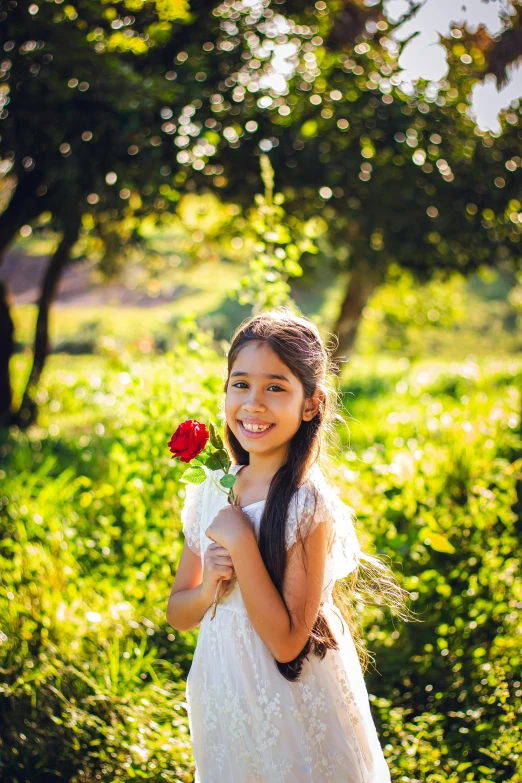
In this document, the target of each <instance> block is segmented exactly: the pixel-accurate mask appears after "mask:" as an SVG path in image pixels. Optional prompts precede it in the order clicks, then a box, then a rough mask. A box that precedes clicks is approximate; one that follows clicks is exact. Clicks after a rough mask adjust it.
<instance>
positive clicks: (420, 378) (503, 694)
mask: <svg viewBox="0 0 522 783" xmlns="http://www.w3.org/2000/svg"><path fill="white" fill-rule="evenodd" d="M481 306H482V307H488V305H487V304H485V303H484V301H482V304H481ZM370 307H371V310H369V311H368V319H367V320H368V324H366V325H365V327H364V329H363V333H362V334H361V344H362V345H363V346H364V345H366V346H367V351H366V355H364V354H363V355H360V356H357V357H354V358H353V359H352V360H351V361H350V362H348V363H347V364H346V366H344V367H343V370H342V375H341V390H342V404H343V411H342V412H343V415H344V418H345V422H346V424H345V426H342V425H339V428H338V439H339V440H338V445H339V448H338V450H337V451H336V454H335V460H334V462H335V475H334V477H333V478H334V480H335V482H336V484H337V486H338V487H339V489H340V491H341V493H342V496H343V498H344V499H345V500H346V501H347V502H348V503H349V504H350V505H352V506H353V507H354V509H356V512H357V516H358V532H359V536H360V539H361V542H362V543H363V546H364V548H365V549H366V550H367V551H369V552H378V553H379V554H381V555H382V556H385V557H386V558H389V560H388V562H390V564H392V565H393V568H394V571H395V573H396V575H397V578H398V579H399V581H400V583H401V585H402V586H403V587H404V588H405V589H407V590H409V591H410V592H411V597H412V602H411V608H412V609H413V610H414V611H415V612H417V614H418V619H419V620H420V622H416V623H403V622H401V621H399V620H396V619H394V618H392V617H390V616H389V614H388V613H387V612H384V611H382V610H381V609H379V607H373V608H372V607H367V608H366V609H364V612H363V616H362V619H363V622H364V629H365V638H366V639H367V647H368V649H369V650H370V651H371V652H372V654H373V655H374V657H375V659H376V668H374V667H372V666H370V668H369V670H368V672H367V682H368V688H369V692H370V693H371V699H372V704H373V709H374V714H375V716H376V721H377V722H378V729H379V731H380V732H381V737H382V740H383V744H384V746H385V754H386V757H387V759H388V762H389V764H390V768H391V770H392V777H393V779H395V780H402V781H417V780H422V781H424V780H426V781H430V783H434V782H435V781H437V782H438V781H451V782H452V783H453V781H455V783H456V782H457V781H465V780H466V781H467V780H476V781H495V783H497V782H498V783H503V781H508V780H509V781H511V780H517V777H516V775H517V774H518V773H517V772H516V770H517V765H518V763H519V762H518V758H517V757H518V750H519V747H520V741H521V737H520V721H519V710H520V708H521V702H522V700H521V689H520V683H519V681H518V680H517V677H518V676H519V672H520V645H519V635H520V609H521V608H522V593H521V592H520V585H519V581H517V579H516V573H517V570H518V568H519V540H520V522H519V518H518V513H519V509H520V500H519V494H518V493H519V489H520V486H521V484H520V481H521V475H522V474H521V468H522V451H521V441H520V383H521V379H522V360H521V359H520V357H519V355H518V354H515V353H510V352H509V351H504V352H502V353H500V352H499V354H498V355H496V356H494V355H487V354H482V353H481V351H480V347H481V346H480V345H479V344H478V343H475V344H476V348H477V350H476V353H474V354H469V355H468V356H466V357H460V358H458V359H455V358H452V356H451V354H452V353H453V352H455V353H458V351H457V348H456V347H455V345H454V342H455V327H453V332H452V329H451V328H449V327H448V328H447V329H442V330H439V332H440V334H439V335H438V337H437V340H438V341H439V344H440V345H444V344H446V345H447V346H448V350H447V351H446V354H447V355H444V354H443V353H442V352H441V355H440V356H437V357H436V356H426V355H422V354H419V355H417V356H411V358H410V357H408V356H406V355H405V354H404V353H396V352H395V353H394V352H393V351H390V350H388V351H387V352H383V351H382V352H380V353H371V352H370V345H371V343H372V340H374V339H375V337H374V335H375V333H377V331H378V330H379V329H380V330H381V331H380V332H379V334H381V335H382V336H383V338H386V340H388V341H389V340H391V339H393V329H394V328H396V327H395V326H393V327H386V328H384V327H383V322H386V321H392V319H393V300H392V301H391V302H390V301H389V300H387V298H386V296H385V292H384V293H381V294H380V299H379V298H376V299H375V300H374V301H373V302H372V303H371V304H370ZM381 307H382V308H383V309H382V312H384V313H385V317H382V316H377V317H376V318H375V313H377V311H378V310H379V308H381ZM432 309H433V308H432ZM106 312H107V311H105V310H102V311H100V312H98V313H96V316H97V318H98V319H99V322H100V323H101V324H103V330H102V331H103V332H104V335H105V336H104V341H100V343H99V344H98V347H97V348H96V349H95V350H96V351H97V352H96V353H94V354H80V355H69V354H64V353H57V354H54V355H52V356H51V358H50V360H49V363H48V366H47V368H46V371H45V374H44V378H43V383H42V386H41V389H40V391H39V397H38V402H39V405H40V413H39V420H38V424H36V425H33V426H32V427H31V428H30V429H29V430H28V431H27V433H22V432H17V431H13V432H12V434H11V437H10V438H9V439H8V440H7V441H6V442H4V445H3V446H2V472H1V476H2V479H3V485H4V487H5V489H4V492H5V494H4V495H3V497H2V498H1V502H2V521H3V529H4V536H3V538H2V544H1V547H2V548H1V559H2V563H1V571H2V574H3V583H4V586H5V592H3V593H2V594H1V596H0V602H1V603H2V606H1V614H2V616H3V617H4V618H5V622H4V625H3V628H2V637H1V638H2V649H3V652H4V670H5V671H6V672H7V673H8V683H9V684H8V685H7V687H5V688H4V694H5V696H6V697H8V698H6V699H5V700H4V707H3V709H4V718H5V720H4V721H3V723H2V727H3V728H2V736H1V742H2V746H3V747H4V748H7V747H9V748H10V752H9V753H3V754H2V756H1V761H0V769H2V773H3V775H4V776H5V777H6V779H11V778H12V777H13V776H16V775H20V774H23V776H24V777H26V778H27V779H29V780H36V779H38V776H37V775H36V773H35V768H36V766H35V765H36V763H37V760H38V764H39V765H41V766H42V768H43V769H48V770H51V769H58V768H59V769H60V772H61V775H62V776H63V777H64V778H66V779H68V780H70V781H73V782H76V781H85V780H93V781H94V780H96V779H99V776H101V777H102V779H111V780H127V779H129V778H130V777H138V778H144V779H152V778H156V777H158V779H159V777H160V776H161V779H163V780H171V781H179V780H182V781H191V780H192V779H193V763H192V756H191V749H190V742H189V738H188V726H187V716H186V705H185V702H184V679H185V677H186V675H187V673H188V669H189V667H190V661H191V656H192V653H193V650H194V646H195V642H196V638H197V632H190V633H177V632H173V631H172V629H170V628H169V626H168V625H167V623H166V621H165V609H166V599H167V596H168V593H169V590H170V586H171V584H172V579H173V575H174V573H175V570H176V563H177V560H178V558H179V555H180V551H181V546H182V538H181V535H180V506H181V503H182V500H183V493H184V489H183V488H182V487H183V485H182V484H181V483H179V476H180V473H181V470H180V465H179V464H176V463H174V462H172V461H171V460H170V459H169V454H168V452H167V449H166V442H167V439H168V437H169V435H170V434H171V432H172V431H173V429H174V427H175V426H176V425H177V423H178V422H179V421H181V420H184V419H186V418H190V417H194V416H198V417H199V418H200V419H202V420H207V419H208V418H212V419H213V420H215V421H217V422H218V423H219V411H218V407H219V400H220V395H221V381H222V373H223V369H224V352H223V350H222V349H220V348H217V350H216V346H215V345H214V344H212V342H211V341H210V340H209V337H208V336H207V335H206V334H205V333H204V332H199V333H198V332H197V331H194V323H193V322H192V321H191V320H190V319H188V320H186V321H185V322H183V321H180V323H179V324H178V326H177V328H178V329H180V330H185V331H184V333H183V334H184V339H178V340H175V339H172V341H171V343H170V344H168V345H167V346H166V347H165V349H164V352H162V353H159V352H158V350H157V348H155V347H154V340H153V341H152V343H150V344H145V343H143V344H140V343H139V342H136V341H135V340H132V339H131V340H130V341H129V342H128V343H127V344H126V347H125V350H117V349H115V348H114V346H113V347H112V349H111V346H110V344H108V343H107V340H108V336H107V335H110V334H111V335H112V338H113V339H114V340H123V336H122V335H123V331H121V333H120V335H118V333H117V331H116V329H115V330H114V332H113V331H112V324H118V328H119V329H120V330H121V324H122V322H121V319H120V318H119V317H118V318H114V320H113V321H111V320H110V319H107V318H106ZM372 313H373V315H372ZM19 315H20V317H23V315H24V313H23V311H22V312H21V313H20V314H19ZM432 315H433V314H432ZM70 318H71V316H70V314H68V313H67V312H66V311H64V310H57V312H56V314H55V324H56V326H55V328H56V329H57V334H58V335H59V334H60V330H62V329H63V334H64V335H65V334H66V331H67V325H68V319H70ZM131 321H132V314H129V322H131ZM69 323H70V321H69ZM142 323H143V322H142ZM156 323H158V322H156ZM150 331H151V334H152V333H153V332H154V325H153V322H151V325H150ZM433 331H434V329H433V327H430V326H424V327H422V328H419V330H418V334H415V335H413V334H412V335H411V338H412V340H414V341H415V344H416V342H417V341H420V342H421V343H422V342H423V340H427V341H429V340H430V339H431V337H432V336H433V335H432V332H433ZM505 338H506V341H507V343H508V344H509V340H510V339H512V338H511V337H510V336H509V334H507V333H506V334H505ZM513 339H515V338H514V336H513ZM118 345H119V344H118ZM119 347H120V348H121V345H120V346H119ZM12 361H13V363H14V370H15V373H14V375H15V377H18V378H23V377H24V375H25V372H26V368H27V358H25V356H24V354H16V355H15V356H14V357H13V360H12ZM361 609H362V606H361ZM29 715H31V716H32V717H31V719H29V718H28V716H29ZM20 770H22V771H23V773H20ZM477 770H478V772H477ZM35 775H36V776H35Z"/></svg>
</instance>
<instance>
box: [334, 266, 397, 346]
mask: <svg viewBox="0 0 522 783" xmlns="http://www.w3.org/2000/svg"><path fill="white" fill-rule="evenodd" d="M383 279H384V270H383V269H382V267H380V266H377V265H376V264H374V265H372V264H370V262H369V261H367V260H361V261H357V262H356V263H354V264H353V265H352V269H351V275H350V279H349V281H348V285H347V287H346V292H345V296H344V300H343V303H342V305H341V311H340V313H339V317H338V319H337V323H336V325H335V328H334V330H333V331H334V333H335V334H336V335H337V336H338V338H339V345H338V346H337V350H336V351H335V356H334V359H335V360H336V361H339V360H343V359H348V358H349V357H350V356H351V354H352V353H353V350H354V347H355V341H356V337H357V331H358V328H359V323H360V320H361V314H362V311H363V310H364V307H365V305H366V303H367V301H368V299H369V298H370V296H371V295H372V293H373V291H374V290H375V288H376V287H377V286H378V285H379V284H380V283H381V282H382V281H383Z"/></svg>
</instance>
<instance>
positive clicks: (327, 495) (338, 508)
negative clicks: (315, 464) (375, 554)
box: [286, 481, 361, 580]
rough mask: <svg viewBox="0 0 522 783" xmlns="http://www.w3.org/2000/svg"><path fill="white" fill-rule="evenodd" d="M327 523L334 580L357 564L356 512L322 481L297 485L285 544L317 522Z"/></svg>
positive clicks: (288, 545) (291, 504)
mask: <svg viewBox="0 0 522 783" xmlns="http://www.w3.org/2000/svg"><path fill="white" fill-rule="evenodd" d="M321 522H325V523H326V524H327V525H328V527H329V546H328V559H329V560H330V561H331V569H332V576H333V579H334V580H337V579H342V578H344V577H346V576H348V574H349V573H351V572H352V571H353V570H354V569H355V568H356V567H357V565H358V562H359V556H360V552H361V549H360V546H359V541H358V539H357V533H356V530H355V524H354V522H355V512H354V510H353V509H352V508H351V507H350V506H348V505H347V504H346V503H344V502H343V501H342V500H341V498H340V497H339V496H338V495H337V494H336V492H335V491H334V490H333V489H332V488H330V487H329V486H328V485H327V484H326V483H325V482H324V481H323V482H320V481H314V482H309V483H308V484H306V485H303V486H302V487H299V489H298V490H297V492H296V493H295V495H294V497H293V498H292V500H291V502H290V506H289V510H288V516H287V523H286V547H287V549H290V547H291V546H293V544H295V542H296V541H297V540H298V536H297V532H298V529H299V532H300V535H301V537H302V538H306V536H308V535H310V533H312V532H313V531H314V530H315V528H316V527H317V525H319V524H320V523H321Z"/></svg>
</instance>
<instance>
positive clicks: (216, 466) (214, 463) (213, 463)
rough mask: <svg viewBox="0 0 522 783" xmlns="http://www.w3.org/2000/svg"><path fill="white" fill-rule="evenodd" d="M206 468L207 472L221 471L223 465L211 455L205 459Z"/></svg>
mask: <svg viewBox="0 0 522 783" xmlns="http://www.w3.org/2000/svg"><path fill="white" fill-rule="evenodd" d="M206 466H207V468H208V469H209V470H223V465H222V464H221V463H220V461H219V460H218V459H216V457H215V455H214V454H211V455H210V457H209V458H208V459H207V461H206Z"/></svg>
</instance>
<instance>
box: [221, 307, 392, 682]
mask: <svg viewBox="0 0 522 783" xmlns="http://www.w3.org/2000/svg"><path fill="white" fill-rule="evenodd" d="M252 340H256V341H258V342H263V343H265V344H267V345H268V346H269V347H270V348H271V349H272V350H273V351H274V352H275V353H276V354H277V356H278V357H279V358H280V359H281V361H283V362H284V363H285V364H286V365H287V367H288V368H289V369H290V370H291V371H292V373H293V374H294V375H295V376H296V377H297V378H299V380H300V381H301V383H302V385H303V389H304V397H305V399H307V398H310V397H313V396H314V395H317V396H318V397H319V401H320V402H319V410H318V413H317V414H316V415H315V416H314V417H313V418H312V419H311V420H310V421H301V424H300V426H299V429H298V430H297V432H296V433H295V435H294V436H293V438H292V440H291V442H290V446H289V453H288V458H287V461H286V463H285V464H284V465H282V466H281V467H280V468H279V470H278V471H277V472H276V473H275V474H274V476H273V477H272V481H271V483H270V487H269V490H268V494H267V498H266V503H265V505H264V508H263V515H262V518H261V523H260V531H259V551H260V553H261V557H262V558H263V562H264V564H265V567H266V569H267V571H268V573H269V574H270V577H271V579H272V581H273V583H274V585H275V586H276V588H277V590H278V592H279V594H280V595H281V598H282V600H283V603H284V605H285V607H286V609H287V612H288V617H289V620H290V626H291V627H292V616H291V613H290V611H289V610H288V606H287V604H286V601H285V598H284V593H283V586H284V577H285V569H286V565H287V552H286V545H285V529H286V518H287V513H288V508H289V505H290V501H291V499H292V497H293V495H294V493H295V492H296V491H297V490H298V489H299V487H300V486H301V485H302V484H303V483H304V482H305V480H306V477H307V475H308V472H309V471H310V469H311V468H312V466H313V465H314V464H315V463H319V464H320V465H321V464H322V463H323V464H326V463H327V455H326V454H324V450H325V449H324V447H325V446H326V442H327V441H328V440H329V439H330V438H331V436H332V435H333V431H334V424H335V420H336V419H339V418H341V417H339V415H338V414H337V407H338V392H337V389H336V385H335V383H334V379H335V378H336V377H337V373H338V369H339V368H338V366H337V365H336V364H335V363H334V362H333V361H332V358H331V356H332V352H333V349H334V348H335V338H334V339H333V341H332V342H331V343H330V344H329V345H327V344H325V343H324V342H323V340H322V338H321V335H320V333H319V330H318V329H317V327H316V325H315V324H314V323H313V321H311V320H310V319H308V318H306V317H304V316H302V315H296V314H295V313H294V312H293V311H292V310H290V309H289V308H287V307H277V308H274V309H273V310H270V311H267V312H264V313H261V314H259V315H255V316H252V317H251V318H248V319H246V320H245V321H243V323H241V324H240V325H239V326H238V328H237V329H236V331H235V332H234V334H233V336H232V340H231V344H230V349H229V352H228V357H227V359H228V361H227V376H226V381H225V384H224V391H225V393H226V390H227V388H228V382H229V378H230V373H231V371H232V367H233V365H234V362H235V361H236V358H237V355H238V353H239V351H240V350H241V349H242V348H243V347H244V346H245V345H246V344H247V343H249V342H250V341H252ZM224 434H225V441H226V445H227V448H228V449H229V452H230V453H231V454H232V456H233V458H234V460H235V462H236V463H238V464H240V465H248V464H249V461H250V455H249V453H248V451H246V450H245V449H244V448H243V447H242V446H241V444H240V442H239V440H238V439H237V438H236V436H235V435H234V433H233V432H232V430H231V429H230V427H229V426H228V424H227V423H226V420H225V427H224ZM297 538H298V540H300V541H301V545H302V551H303V555H304V556H306V554H305V549H304V544H303V540H302V537H301V535H300V532H299V529H298V534H297ZM362 560H364V561H366V562H367V563H369V564H370V568H369V569H368V571H369V573H370V584H369V586H367V587H366V588H365V590H364V592H366V593H370V594H373V595H374V596H375V595H376V594H378V595H377V599H378V600H377V602H378V603H388V604H391V605H392V606H393V607H394V608H396V609H399V612H400V611H401V610H404V611H406V610H405V604H404V595H403V594H404V593H406V591H403V590H402V588H400V587H399V585H398V584H397V582H396V581H395V578H394V576H393V573H392V572H391V571H390V569H388V567H387V566H385V565H384V563H382V562H381V561H380V560H379V559H378V558H375V557H372V556H370V555H367V554H366V553H362ZM356 570H358V569H356ZM372 572H373V573H375V572H379V574H380V575H378V576H377V577H374V576H372ZM338 585H339V588H338ZM347 587H348V588H349V589H348V591H347ZM355 587H356V581H355V580H354V576H353V572H352V574H351V575H350V580H349V583H348V582H347V583H346V584H344V585H342V584H341V583H340V581H339V582H336V584H335V587H334V591H333V599H334V602H335V603H336V605H337V606H338V608H339V609H340V610H341V613H342V614H343V617H344V618H345V620H346V621H347V623H348V626H349V628H350V631H351V634H352V637H353V639H354V642H355V644H356V647H357V650H358V654H359V657H360V660H361V664H362V666H363V668H366V665H367V660H368V656H367V652H366V650H365V648H364V646H363V644H362V640H361V636H360V630H359V627H358V624H357V622H356V618H355V613H354V611H353V609H352V607H351V604H350V600H349V593H350V592H351V593H352V594H354V592H353V591H354V588H355ZM343 588H344V589H343ZM358 595H359V597H360V594H358ZM379 599H380V600H379ZM404 619H406V618H404ZM328 649H336V650H337V649H339V645H338V643H337V640H336V638H335V636H334V634H333V633H332V631H331V629H330V627H329V624H328V621H327V620H326V617H325V616H324V614H323V612H322V610H321V609H320V610H319V612H318V614H317V618H316V621H315V623H314V626H313V628H312V629H310V632H309V636H308V639H307V642H306V644H305V646H304V647H303V649H302V650H301V652H300V653H299V655H298V656H297V657H296V658H294V660H293V661H289V662H287V663H281V662H280V661H277V660H276V659H274V660H275V662H276V665H277V668H278V669H279V671H280V672H281V674H282V675H283V677H285V678H286V679H287V680H290V681H295V680H298V679H299V675H300V673H301V670H302V668H303V664H304V661H305V659H306V658H307V656H308V655H309V654H310V653H311V654H313V655H316V656H317V657H318V658H320V659H323V658H324V657H325V655H326V652H327V650H328Z"/></svg>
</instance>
